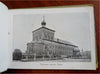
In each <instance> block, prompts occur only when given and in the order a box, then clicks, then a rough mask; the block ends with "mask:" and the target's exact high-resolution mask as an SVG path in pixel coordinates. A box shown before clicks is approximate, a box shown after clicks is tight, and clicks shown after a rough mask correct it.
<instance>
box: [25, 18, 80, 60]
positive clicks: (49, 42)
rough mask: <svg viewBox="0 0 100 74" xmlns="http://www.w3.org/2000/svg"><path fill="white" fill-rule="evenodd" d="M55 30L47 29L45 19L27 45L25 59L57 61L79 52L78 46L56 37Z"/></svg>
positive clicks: (33, 32)
mask: <svg viewBox="0 0 100 74" xmlns="http://www.w3.org/2000/svg"><path fill="white" fill-rule="evenodd" d="M54 35H55V30H52V29H49V28H47V27H46V22H45V20H44V18H43V21H42V22H41V27H40V28H38V29H36V30H34V31H32V36H33V38H32V41H31V42H29V43H27V50H26V52H25V54H24V58H26V59H27V60H53V59H54V60H56V59H63V58H70V57H73V55H74V54H76V52H75V51H77V52H79V49H78V46H76V45H73V44H72V43H71V42H68V41H64V40H61V39H57V38H55V37H54Z"/></svg>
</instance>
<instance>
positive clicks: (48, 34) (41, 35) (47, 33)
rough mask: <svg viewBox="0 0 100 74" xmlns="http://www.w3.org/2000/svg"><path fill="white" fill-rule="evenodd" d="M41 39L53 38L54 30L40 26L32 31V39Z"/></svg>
mask: <svg viewBox="0 0 100 74" xmlns="http://www.w3.org/2000/svg"><path fill="white" fill-rule="evenodd" d="M41 39H48V40H53V39H54V32H53V31H51V30H48V29H45V28H41V29H39V30H37V31H35V32H33V41H38V40H41Z"/></svg>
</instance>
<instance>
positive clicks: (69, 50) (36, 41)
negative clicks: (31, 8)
mask: <svg viewBox="0 0 100 74" xmlns="http://www.w3.org/2000/svg"><path fill="white" fill-rule="evenodd" d="M89 27H90V17H89V13H87V12H78V13H51V14H17V15H14V16H13V53H12V56H13V58H12V59H13V62H44V61H45V62H48V61H52V62H91V46H90V42H91V41H90V29H89Z"/></svg>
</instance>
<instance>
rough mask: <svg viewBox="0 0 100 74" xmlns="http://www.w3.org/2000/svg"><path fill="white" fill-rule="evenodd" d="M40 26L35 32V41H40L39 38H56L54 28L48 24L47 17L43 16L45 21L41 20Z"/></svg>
mask: <svg viewBox="0 0 100 74" xmlns="http://www.w3.org/2000/svg"><path fill="white" fill-rule="evenodd" d="M41 26H42V27H40V28H38V29H36V30H34V31H33V32H32V33H33V41H39V40H43V39H46V40H53V39H54V32H55V31H54V30H52V29H49V28H47V27H45V26H46V22H45V17H44V16H43V21H42V22H41Z"/></svg>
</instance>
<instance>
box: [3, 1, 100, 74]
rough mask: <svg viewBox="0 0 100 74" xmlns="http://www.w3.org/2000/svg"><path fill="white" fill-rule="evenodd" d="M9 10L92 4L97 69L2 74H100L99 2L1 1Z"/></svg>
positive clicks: (18, 71)
mask: <svg viewBox="0 0 100 74" xmlns="http://www.w3.org/2000/svg"><path fill="white" fill-rule="evenodd" d="M1 2H2V3H4V4H5V5H6V6H7V7H8V8H9V9H17V8H34V7H50V6H68V5H84V4H93V5H94V15H95V16H94V17H95V31H96V47H97V58H98V68H97V69H96V70H22V69H18V70H16V69H8V70H7V71H5V72H4V73H38V74H41V73H43V74H44V73H46V74H47V73H58V74H59V73H60V74H61V73H99V72H100V70H99V69H100V59H99V58H100V56H99V54H100V53H99V52H100V48H99V47H100V40H99V35H100V29H99V28H100V23H99V22H100V21H99V20H100V19H99V17H100V15H99V13H100V12H99V10H100V7H99V4H100V1H99V0H52V1H50V0H38V1H36V0H29V1H28V0H19V1H18V0H14V1H13V0H2V1H1Z"/></svg>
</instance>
